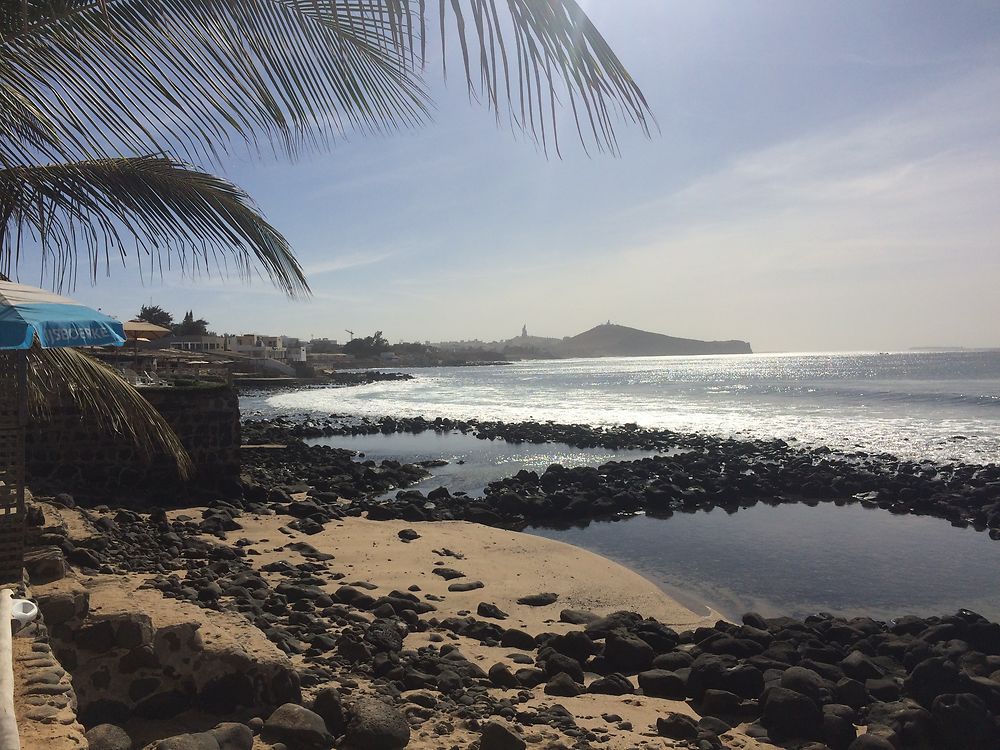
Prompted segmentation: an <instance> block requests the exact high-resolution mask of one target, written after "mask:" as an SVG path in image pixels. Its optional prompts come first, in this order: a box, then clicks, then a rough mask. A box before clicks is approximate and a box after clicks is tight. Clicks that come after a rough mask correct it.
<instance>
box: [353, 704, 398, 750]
mask: <svg viewBox="0 0 1000 750" xmlns="http://www.w3.org/2000/svg"><path fill="white" fill-rule="evenodd" d="M350 714H351V716H350V721H349V722H348V725H347V731H346V737H345V741H346V743H347V745H348V746H349V747H352V748H357V750H397V749H398V748H402V747H406V745H407V744H409V742H410V725H409V724H408V723H407V722H406V717H405V716H403V714H401V713H400V712H399V711H398V710H396V709H395V708H393V707H392V706H390V705H388V704H386V703H383V702H382V701H380V700H378V699H376V698H361V699H359V700H358V701H357V702H356V703H355V704H354V705H353V706H352V707H351V711H350Z"/></svg>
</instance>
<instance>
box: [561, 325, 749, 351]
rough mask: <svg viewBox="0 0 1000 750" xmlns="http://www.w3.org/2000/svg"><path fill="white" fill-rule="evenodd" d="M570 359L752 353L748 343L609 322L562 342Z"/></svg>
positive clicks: (562, 348)
mask: <svg viewBox="0 0 1000 750" xmlns="http://www.w3.org/2000/svg"><path fill="white" fill-rule="evenodd" d="M558 349H559V353H560V354H561V355H562V356H566V357H657V356H669V355H673V356H683V355H690V354H752V353H753V350H752V349H751V348H750V344H749V343H748V342H746V341H736V340H732V341H700V340H698V339H683V338H678V337H676V336H666V335H664V334H662V333H652V332H650V331H640V330H639V329H638V328H629V327H628V326H621V325H615V324H614V323H605V324H602V325H599V326H595V327H594V328H591V329H590V330H589V331H584V332H583V333H578V334H577V335H576V336H570V337H568V338H565V339H563V340H562V341H560V342H559V346H558Z"/></svg>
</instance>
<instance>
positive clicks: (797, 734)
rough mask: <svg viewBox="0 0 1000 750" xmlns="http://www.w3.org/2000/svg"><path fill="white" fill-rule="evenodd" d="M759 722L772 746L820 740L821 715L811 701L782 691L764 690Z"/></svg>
mask: <svg viewBox="0 0 1000 750" xmlns="http://www.w3.org/2000/svg"><path fill="white" fill-rule="evenodd" d="M762 722H763V724H764V726H766V727H767V731H768V734H769V735H770V736H771V739H772V740H775V741H776V742H784V741H785V740H789V739H793V738H798V739H812V740H816V739H820V738H821V737H822V736H823V712H822V711H821V710H820V709H819V706H817V705H816V703H815V701H813V700H812V699H811V698H809V697H807V696H805V695H802V694H801V693H796V692H795V691H794V690H788V689H787V688H783V687H772V688H768V690H767V691H766V692H765V693H764V703H763V718H762Z"/></svg>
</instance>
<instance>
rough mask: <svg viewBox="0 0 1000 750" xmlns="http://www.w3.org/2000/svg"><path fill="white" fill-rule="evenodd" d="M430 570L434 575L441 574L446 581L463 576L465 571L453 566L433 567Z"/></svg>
mask: <svg viewBox="0 0 1000 750" xmlns="http://www.w3.org/2000/svg"><path fill="white" fill-rule="evenodd" d="M432 572H433V573H434V575H436V576H441V577H442V578H443V579H444V580H446V581H451V580H453V579H455V578H465V573H462V572H461V571H459V570H455V569H454V568H434V570H433V571H432Z"/></svg>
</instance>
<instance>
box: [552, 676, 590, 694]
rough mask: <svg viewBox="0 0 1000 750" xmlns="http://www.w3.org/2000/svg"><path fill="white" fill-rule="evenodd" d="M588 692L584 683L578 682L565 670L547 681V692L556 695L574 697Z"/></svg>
mask: <svg viewBox="0 0 1000 750" xmlns="http://www.w3.org/2000/svg"><path fill="white" fill-rule="evenodd" d="M584 692H586V690H585V688H584V687H583V685H581V684H579V683H578V682H576V681H575V680H574V679H573V678H572V677H570V676H569V675H568V674H566V673H565V672H560V673H559V674H557V675H555V676H553V677H552V678H551V679H550V680H549V681H548V682H547V683H545V694H546V695H555V696H559V697H561V698H573V697H576V696H577V695H581V694H582V693H584Z"/></svg>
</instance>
